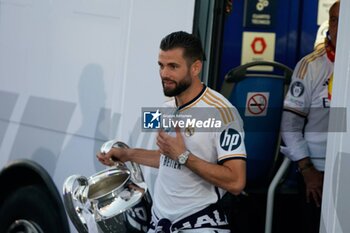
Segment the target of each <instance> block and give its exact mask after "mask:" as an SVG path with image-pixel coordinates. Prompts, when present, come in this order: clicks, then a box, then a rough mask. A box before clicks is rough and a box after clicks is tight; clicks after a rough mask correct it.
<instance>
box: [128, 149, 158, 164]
mask: <svg viewBox="0 0 350 233" xmlns="http://www.w3.org/2000/svg"><path fill="white" fill-rule="evenodd" d="M127 158H128V160H129V161H132V162H135V163H138V164H141V165H145V166H149V167H154V168H159V159H160V153H159V151H157V150H145V149H128V150H127Z"/></svg>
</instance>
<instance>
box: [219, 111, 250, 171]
mask: <svg viewBox="0 0 350 233" xmlns="http://www.w3.org/2000/svg"><path fill="white" fill-rule="evenodd" d="M235 119H236V120H234V121H232V122H229V123H228V124H227V125H225V126H224V127H223V128H221V130H220V131H219V132H216V135H215V141H216V142H215V145H216V151H217V155H218V163H219V164H223V163H224V162H225V161H226V160H230V159H246V157H247V156H246V150H245V145H244V131H243V127H242V124H243V123H242V122H240V120H238V119H240V117H238V116H236V117H235Z"/></svg>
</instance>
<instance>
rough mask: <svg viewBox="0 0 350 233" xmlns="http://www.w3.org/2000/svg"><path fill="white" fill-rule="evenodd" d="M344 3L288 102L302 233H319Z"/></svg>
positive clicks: (287, 138) (286, 119)
mask: <svg viewBox="0 0 350 233" xmlns="http://www.w3.org/2000/svg"><path fill="white" fill-rule="evenodd" d="M339 6H340V2H339V1H336V2H335V3H334V4H333V5H332V6H331V7H330V9H329V21H328V23H329V28H328V33H327V38H325V41H324V45H323V46H321V47H320V48H319V49H317V50H315V51H313V52H312V53H310V54H309V55H307V56H305V57H304V58H303V59H301V60H300V61H299V62H298V64H297V65H296V67H295V70H294V73H293V76H292V82H291V85H290V88H289V91H288V94H287V96H286V98H285V100H284V112H283V116H282V123H281V130H282V138H283V141H284V143H285V144H286V146H285V147H282V149H281V151H282V153H284V154H285V155H286V156H288V157H289V158H290V159H291V160H292V161H295V162H296V163H297V164H298V167H299V173H300V176H299V181H300V182H299V183H300V187H301V191H300V193H301V195H302V196H301V202H302V205H303V211H301V216H302V222H301V223H300V231H299V232H305V233H306V232H307V233H312V232H319V228H320V214H321V201H322V190H323V177H324V169H325V159H326V146H327V136H328V134H327V130H328V121H329V107H330V102H331V99H332V83H333V71H334V59H335V50H336V43H337V32H338V17H339Z"/></svg>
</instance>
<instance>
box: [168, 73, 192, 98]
mask: <svg viewBox="0 0 350 233" xmlns="http://www.w3.org/2000/svg"><path fill="white" fill-rule="evenodd" d="M164 80H167V81H168V82H169V81H171V82H172V83H174V84H175V87H174V88H169V87H168V88H167V87H165V86H164V81H163V82H162V84H163V92H164V95H165V96H167V97H173V96H177V95H180V94H181V93H182V92H184V91H185V90H186V89H187V88H188V87H189V86H191V84H192V79H191V77H190V76H186V77H185V78H184V79H182V80H181V81H179V82H176V81H173V80H170V79H168V78H165V79H164Z"/></svg>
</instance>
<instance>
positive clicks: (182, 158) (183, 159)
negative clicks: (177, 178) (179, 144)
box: [179, 155, 187, 164]
mask: <svg viewBox="0 0 350 233" xmlns="http://www.w3.org/2000/svg"><path fill="white" fill-rule="evenodd" d="M186 160H187V158H186V156H184V155H181V156H180V158H179V163H180V164H185V163H186Z"/></svg>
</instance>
